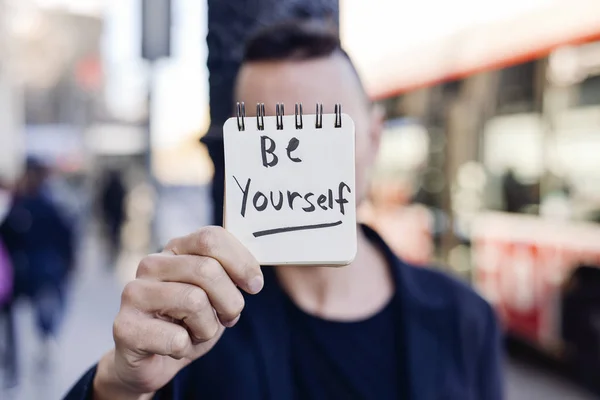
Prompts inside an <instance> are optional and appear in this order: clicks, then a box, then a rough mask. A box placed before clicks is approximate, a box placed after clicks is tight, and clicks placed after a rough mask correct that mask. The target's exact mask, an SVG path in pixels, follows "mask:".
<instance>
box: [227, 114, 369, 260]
mask: <svg viewBox="0 0 600 400" xmlns="http://www.w3.org/2000/svg"><path fill="white" fill-rule="evenodd" d="M256 107H257V112H256V115H255V116H246V113H245V105H244V104H243V103H238V105H237V116H235V117H233V118H230V119H229V120H227V121H226V122H225V124H224V127H223V140H224V147H225V201H224V207H225V209H224V227H225V229H227V230H228V231H229V232H231V233H232V234H233V235H234V236H235V237H236V238H237V239H238V240H239V241H240V242H241V243H242V244H244V245H245V246H246V247H247V248H248V249H249V250H250V252H251V253H252V254H253V255H254V257H255V258H256V259H257V260H258V261H259V262H260V263H261V265H320V266H343V265H347V264H349V263H351V262H352V261H353V260H354V257H355V255H356V240H357V239H356V238H357V227H356V199H355V191H356V189H355V164H354V161H355V131H354V122H353V121H352V118H351V117H350V116H348V115H347V114H343V113H342V112H341V106H340V105H335V112H334V113H333V114H324V113H323V106H322V105H319V104H318V105H317V106H316V107H315V113H314V114H303V112H302V105H301V104H296V105H295V107H294V113H293V114H292V115H285V113H284V105H283V104H277V105H276V115H274V116H266V115H265V112H264V110H265V107H264V104H258V105H257V106H256Z"/></svg>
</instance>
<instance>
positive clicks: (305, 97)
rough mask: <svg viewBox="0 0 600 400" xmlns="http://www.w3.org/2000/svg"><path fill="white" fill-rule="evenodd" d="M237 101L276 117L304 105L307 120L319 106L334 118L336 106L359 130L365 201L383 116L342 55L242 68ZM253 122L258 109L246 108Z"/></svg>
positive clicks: (360, 187) (359, 188)
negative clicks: (279, 108)
mask: <svg viewBox="0 0 600 400" xmlns="http://www.w3.org/2000/svg"><path fill="white" fill-rule="evenodd" d="M236 90H237V92H236V101H243V102H245V103H246V104H247V105H253V104H256V103H265V108H266V115H275V105H276V104H277V103H283V104H284V105H285V106H286V110H287V114H289V113H290V110H292V113H293V109H294V108H293V107H294V104H295V103H302V105H303V106H304V113H305V114H312V113H314V107H315V104H316V103H322V104H323V112H324V113H333V112H334V105H335V104H336V103H341V104H342V112H344V113H345V114H348V115H349V116H350V117H351V118H352V119H353V120H354V124H355V127H356V199H357V201H358V202H360V201H362V199H363V198H364V197H365V195H366V192H367V188H368V171H369V169H370V167H371V165H372V164H373V162H374V159H375V156H376V155H377V151H378V147H379V136H380V133H381V126H382V115H381V114H380V113H378V112H377V111H376V110H374V109H372V108H371V107H370V106H369V105H368V104H367V99H366V98H365V94H364V93H363V91H362V88H361V87H360V83H359V81H358V79H357V78H356V76H355V73H354V71H353V70H352V67H351V66H350V64H349V63H348V61H347V59H345V58H344V57H343V56H341V55H333V56H329V57H325V58H319V59H315V60H308V61H273V62H253V63H248V64H245V65H243V66H242V68H241V70H240V73H239V75H238V80H237V87H236ZM247 109H248V111H249V113H248V115H249V116H253V115H255V110H254V107H247Z"/></svg>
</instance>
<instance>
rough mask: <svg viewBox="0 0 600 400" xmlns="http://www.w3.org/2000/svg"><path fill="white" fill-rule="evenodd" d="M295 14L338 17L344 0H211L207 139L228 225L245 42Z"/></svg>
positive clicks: (217, 206)
mask: <svg viewBox="0 0 600 400" xmlns="http://www.w3.org/2000/svg"><path fill="white" fill-rule="evenodd" d="M291 18H316V19H324V20H329V21H331V20H333V21H334V22H335V23H336V24H338V25H339V1H338V0H228V1H223V0H208V36H207V38H206V39H207V43H208V70H209V73H210V77H209V86H210V89H209V90H210V119H211V126H210V128H209V131H208V133H207V134H206V135H205V136H204V137H203V138H202V142H203V143H204V144H205V145H206V146H207V148H208V152H209V154H210V157H211V158H212V160H213V163H214V166H215V174H214V177H213V182H212V191H211V197H212V201H213V221H212V222H213V223H214V224H216V225H222V224H223V194H224V191H223V189H224V156H223V138H222V127H223V123H224V122H225V121H226V120H227V118H229V117H230V116H231V115H232V110H233V103H234V99H233V86H234V80H235V76H236V74H237V71H238V68H239V65H240V62H241V58H242V56H243V50H244V43H245V41H246V39H247V38H248V36H249V35H251V34H252V33H253V32H254V31H255V30H256V29H257V28H260V27H263V26H266V25H269V24H271V23H274V22H279V21H282V20H285V19H291Z"/></svg>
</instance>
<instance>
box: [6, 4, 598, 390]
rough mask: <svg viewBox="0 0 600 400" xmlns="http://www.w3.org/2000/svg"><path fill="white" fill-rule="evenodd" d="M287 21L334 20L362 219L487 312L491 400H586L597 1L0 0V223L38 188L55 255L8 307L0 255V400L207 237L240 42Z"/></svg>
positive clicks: (61, 366) (594, 314)
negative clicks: (151, 270)
mask: <svg viewBox="0 0 600 400" xmlns="http://www.w3.org/2000/svg"><path fill="white" fill-rule="evenodd" d="M289 16H313V17H319V18H327V19H334V20H335V21H337V22H338V23H339V26H340V35H341V38H342V42H343V45H344V46H345V48H346V50H347V51H348V53H349V54H350V55H351V56H352V57H353V59H354V61H355V63H356V65H357V68H358V70H359V73H360V74H361V77H362V79H363V80H364V83H365V85H366V87H367V90H368V92H369V95H370V96H371V97H372V99H373V100H374V101H375V102H377V103H378V104H380V105H381V106H383V107H384V108H385V110H386V116H387V122H386V128H385V132H384V136H383V139H382V149H381V153H380V155H379V159H378V163H377V167H376V168H375V170H374V171H373V175H372V190H371V196H370V198H369V200H368V201H367V202H365V204H363V205H361V208H360V210H359V211H360V218H361V220H362V222H364V223H366V224H369V225H371V226H373V227H374V228H375V229H376V230H378V231H379V232H380V233H381V234H382V236H384V238H385V239H386V240H387V241H388V242H389V243H390V244H391V246H392V247H393V248H394V250H395V251H396V252H397V253H398V254H399V255H400V256H401V257H403V258H405V259H407V260H408V261H410V262H413V263H415V264H420V265H439V268H441V269H444V270H446V271H447V272H448V273H450V274H453V275H455V276H457V277H458V278H459V279H464V280H465V281H466V282H468V283H469V284H470V285H472V286H473V287H474V288H475V289H476V290H477V291H478V292H479V293H481V295H482V296H484V297H485V298H486V299H487V300H488V301H489V302H490V303H491V304H492V305H493V306H494V307H495V309H496V310H497V312H498V316H499V318H500V320H501V322H502V324H503V327H504V329H505V332H506V334H507V338H508V339H510V340H509V341H508V342H509V343H510V344H511V345H507V377H506V378H507V381H506V385H507V399H508V400H535V399H543V400H554V399H556V400H563V399H573V400H587V399H593V398H598V395H594V394H592V393H593V391H594V388H593V385H594V384H596V385H597V384H600V373H599V372H598V371H600V2H598V1H595V0H568V1H567V0H514V1H513V0H510V1H509V0H504V1H496V0H488V1H480V2H477V3H475V2H472V1H470V0H455V1H444V0H421V1H406V2H398V1H393V0H371V1H369V2H363V1H358V0H356V1H354V0H339V1H334V0H331V1H327V0H296V1H291V0H290V1H287V0H280V1H275V2H273V1H268V0H235V1H234V0H228V1H223V0H207V1H205V0H202V1H199V0H119V1H116V0H114V1H112V0H0V226H4V225H3V223H4V219H5V217H6V215H7V213H8V212H9V209H10V207H11V198H12V195H13V194H14V193H15V191H17V190H30V189H31V188H32V187H36V188H38V187H39V188H43V193H44V194H45V196H47V198H48V199H51V202H52V204H53V205H54V206H53V207H54V211H53V212H54V213H55V214H56V216H57V218H59V217H60V219H61V220H62V221H65V222H64V225H65V226H64V228H65V229H64V232H65V233H64V234H59V233H57V231H55V230H54V225H53V226H52V229H50V230H49V231H48V232H47V233H48V235H46V236H49V237H52V239H53V240H54V241H55V243H56V246H61V249H62V248H64V252H63V253H64V254H65V258H67V259H69V260H70V261H69V263H68V264H69V265H68V268H66V270H65V271H64V273H63V272H61V273H60V274H61V275H60V276H61V279H60V285H58V286H57V287H60V290H57V291H56V292H52V291H51V292H49V293H45V292H44V296H42V297H41V298H37V297H35V298H34V299H33V300H31V301H30V300H28V297H27V296H22V297H20V298H18V299H11V297H10V295H8V294H6V293H7V291H6V290H4V288H3V285H2V283H3V279H4V282H8V281H9V279H10V280H11V282H12V277H8V276H7V275H6V274H4V275H3V273H2V262H3V261H4V260H3V254H4V253H3V251H2V249H3V246H4V244H2V246H0V310H2V314H1V315H0V399H11V400H12V399H14V400H21V399H26V400H29V399H59V398H61V396H62V395H64V393H65V392H66V391H67V390H68V389H69V387H70V386H71V385H72V384H73V383H74V382H75V381H76V380H77V379H78V377H79V376H80V375H81V374H82V373H83V372H84V371H85V370H86V369H87V368H89V367H90V366H91V365H93V363H94V362H96V361H97V360H98V359H99V357H100V356H101V355H102V354H103V353H104V352H105V351H106V350H107V349H109V348H110V347H111V346H112V332H111V329H112V321H113V318H114V316H115V315H116V313H117V311H118V307H119V302H120V292H121V289H122V287H123V285H124V284H125V283H126V282H127V281H128V280H130V279H132V278H133V277H134V276H135V270H136V267H137V262H138V261H139V259H140V258H141V257H142V256H143V255H145V254H147V253H149V252H155V251H156V250H157V249H159V248H160V247H161V245H162V244H164V243H166V242H167V241H168V240H169V239H170V238H172V237H174V236H178V235H182V234H186V233H189V232H190V231H193V230H195V229H197V228H199V227H201V226H205V225H208V224H220V223H221V221H222V215H220V212H219V210H221V209H222V197H223V194H222V186H219V182H221V183H222V180H223V168H222V163H223V155H222V139H221V137H220V128H221V127H222V124H223V122H224V121H225V119H226V118H228V117H229V116H230V115H231V114H232V104H233V102H234V101H235V99H233V93H232V88H233V79H234V77H235V73H236V71H237V66H238V64H239V58H240V56H241V53H240V51H241V50H240V48H241V45H242V44H243V40H244V38H246V37H248V35H250V34H251V33H252V31H253V30H254V29H256V28H257V27H259V26H261V25H264V24H267V23H269V22H272V21H275V20H278V19H280V18H283V17H289ZM332 107H333V105H331V108H332ZM330 111H332V110H326V112H330ZM213 178H214V179H213ZM213 182H214V183H215V184H214V185H213ZM23 188H25V189H23ZM19 221H20V222H23V221H27V218H26V217H23V218H22V219H20V220H19ZM1 229H3V228H0V233H3V232H4V231H2V230H1ZM69 238H70V239H69ZM67 239H69V241H68V243H67ZM5 244H6V245H9V243H5ZM15 281H16V282H17V283H16V284H15V288H13V289H14V290H17V289H19V290H22V291H23V293H27V291H28V290H30V288H29V285H30V284H31V285H33V281H34V280H33V278H31V277H30V276H28V275H27V274H25V275H23V276H21V275H18V276H16V279H15ZM36 282H37V281H36ZM43 283H44V282H42V283H40V284H39V285H41V287H43ZM36 284H38V283H36ZM3 290H4V291H3ZM42 292H43V291H42ZM40 310H41V311H40ZM47 316H50V317H49V318H48V317H47ZM513 343H517V345H513ZM11 350H16V352H13V351H11ZM13 356H14V357H13ZM13 358H14V359H13ZM13 361H16V363H14V362H13ZM595 390H596V393H600V391H599V390H598V388H595Z"/></svg>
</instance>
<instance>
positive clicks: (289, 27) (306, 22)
mask: <svg viewBox="0 0 600 400" xmlns="http://www.w3.org/2000/svg"><path fill="white" fill-rule="evenodd" d="M335 54H339V55H341V56H343V57H344V58H346V60H348V63H349V64H350V66H351V67H352V70H353V71H354V74H355V75H356V79H357V80H358V83H359V85H360V87H361V89H362V90H363V92H364V87H363V85H362V81H361V79H360V76H359V74H358V71H357V70H356V68H355V66H354V63H353V62H352V60H351V59H350V56H348V54H347V53H346V52H345V51H344V49H343V48H342V45H341V41H340V35H339V30H338V28H337V26H336V25H335V24H333V23H329V22H327V21H324V20H315V19H294V20H287V21H283V22H279V23H277V24H273V25H269V26H266V27H263V28H261V29H259V30H257V31H256V32H255V33H254V34H253V35H252V36H251V37H250V38H249V40H248V41H247V42H246V47H245V51H244V57H243V59H242V63H252V62H261V61H306V60H313V59H317V58H325V57H329V56H332V55H335Z"/></svg>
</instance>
